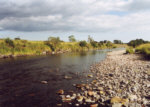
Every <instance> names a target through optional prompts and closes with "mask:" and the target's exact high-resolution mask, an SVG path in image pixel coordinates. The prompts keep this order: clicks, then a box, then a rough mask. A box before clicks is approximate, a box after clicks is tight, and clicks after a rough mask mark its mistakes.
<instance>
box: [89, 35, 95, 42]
mask: <svg viewBox="0 0 150 107" xmlns="http://www.w3.org/2000/svg"><path fill="white" fill-rule="evenodd" d="M92 41H94V40H93V38H92V37H91V36H90V35H89V36H88V42H89V43H91V42H92Z"/></svg>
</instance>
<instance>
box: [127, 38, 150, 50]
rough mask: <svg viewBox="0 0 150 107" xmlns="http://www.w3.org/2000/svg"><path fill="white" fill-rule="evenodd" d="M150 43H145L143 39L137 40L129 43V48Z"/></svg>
mask: <svg viewBox="0 0 150 107" xmlns="http://www.w3.org/2000/svg"><path fill="white" fill-rule="evenodd" d="M148 42H149V41H145V40H143V39H136V40H131V41H130V42H129V43H128V45H129V46H132V47H134V48H135V47H137V46H139V45H141V44H145V43H148Z"/></svg>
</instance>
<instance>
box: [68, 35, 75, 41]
mask: <svg viewBox="0 0 150 107" xmlns="http://www.w3.org/2000/svg"><path fill="white" fill-rule="evenodd" d="M68 38H69V41H70V42H76V39H75V37H74V35H71V36H69V37H68Z"/></svg>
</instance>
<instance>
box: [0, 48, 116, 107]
mask: <svg viewBox="0 0 150 107" xmlns="http://www.w3.org/2000/svg"><path fill="white" fill-rule="evenodd" d="M115 50H116V49H115ZM108 51H111V50H97V51H88V52H79V53H64V54H59V55H47V56H28V57H17V58H14V59H1V60H0V107H52V106H55V105H56V104H57V103H59V102H60V100H59V97H58V95H57V94H56V92H57V91H58V90H59V89H63V90H65V91H68V90H73V91H76V89H75V88H74V87H73V85H72V84H76V83H81V81H84V82H85V81H86V77H85V76H86V74H88V73H89V67H90V65H92V64H94V63H96V62H100V61H102V60H104V59H105V57H106V53H107V52H108ZM66 75H67V76H71V77H72V79H69V80H68V79H64V77H65V76H66ZM41 81H47V82H48V83H47V84H42V83H41Z"/></svg>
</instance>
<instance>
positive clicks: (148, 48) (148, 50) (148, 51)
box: [136, 43, 150, 58]
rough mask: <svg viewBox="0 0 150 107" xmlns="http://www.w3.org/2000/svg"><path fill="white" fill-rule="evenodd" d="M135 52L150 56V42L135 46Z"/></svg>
mask: <svg viewBox="0 0 150 107" xmlns="http://www.w3.org/2000/svg"><path fill="white" fill-rule="evenodd" d="M136 52H137V53H142V54H144V55H145V56H147V57H149V58H150V43H147V44H142V45H140V46H138V47H137V48H136Z"/></svg>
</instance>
